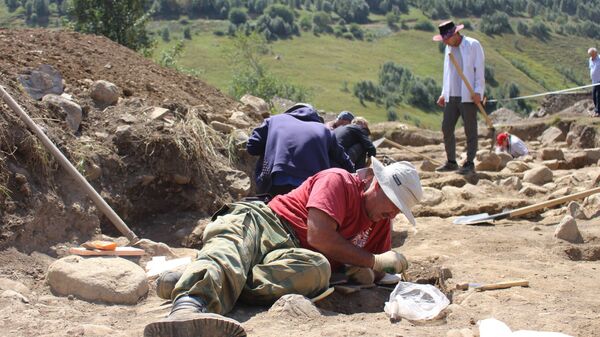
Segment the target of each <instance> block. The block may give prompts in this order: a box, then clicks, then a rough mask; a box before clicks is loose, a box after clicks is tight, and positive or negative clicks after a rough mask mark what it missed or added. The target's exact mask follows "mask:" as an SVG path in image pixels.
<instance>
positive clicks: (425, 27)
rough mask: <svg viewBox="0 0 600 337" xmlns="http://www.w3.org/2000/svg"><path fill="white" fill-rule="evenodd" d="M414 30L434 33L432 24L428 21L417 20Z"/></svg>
mask: <svg viewBox="0 0 600 337" xmlns="http://www.w3.org/2000/svg"><path fill="white" fill-rule="evenodd" d="M414 28H415V29H416V30H422V31H425V32H433V31H435V27H434V26H433V24H432V23H431V21H429V20H419V21H417V23H415V26H414Z"/></svg>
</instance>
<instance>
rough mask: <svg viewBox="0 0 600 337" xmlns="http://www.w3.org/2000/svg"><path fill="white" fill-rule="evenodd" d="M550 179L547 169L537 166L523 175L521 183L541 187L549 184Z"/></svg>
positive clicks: (550, 175) (549, 171)
mask: <svg viewBox="0 0 600 337" xmlns="http://www.w3.org/2000/svg"><path fill="white" fill-rule="evenodd" d="M552 178H553V174H552V171H551V170H550V169H549V168H547V167H546V166H539V167H536V168H533V169H531V170H529V171H527V172H525V175H524V176H523V181H524V182H527V183H531V184H535V185H539V186H541V185H544V184H545V183H549V182H551V181H552Z"/></svg>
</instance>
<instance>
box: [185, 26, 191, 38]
mask: <svg viewBox="0 0 600 337" xmlns="http://www.w3.org/2000/svg"><path fill="white" fill-rule="evenodd" d="M183 38H184V39H188V40H191V39H192V31H191V29H190V27H185V29H184V30H183Z"/></svg>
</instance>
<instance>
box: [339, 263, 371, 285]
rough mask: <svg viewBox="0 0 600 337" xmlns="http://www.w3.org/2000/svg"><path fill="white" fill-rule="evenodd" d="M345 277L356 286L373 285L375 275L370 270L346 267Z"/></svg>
mask: <svg viewBox="0 0 600 337" xmlns="http://www.w3.org/2000/svg"><path fill="white" fill-rule="evenodd" d="M346 276H348V280H349V281H352V282H355V283H358V284H373V283H375V273H374V272H373V269H371V268H364V267H357V266H348V267H346Z"/></svg>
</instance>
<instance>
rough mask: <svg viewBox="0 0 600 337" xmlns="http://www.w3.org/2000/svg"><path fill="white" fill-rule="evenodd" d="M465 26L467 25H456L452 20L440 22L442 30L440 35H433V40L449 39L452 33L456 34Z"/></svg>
mask: <svg viewBox="0 0 600 337" xmlns="http://www.w3.org/2000/svg"><path fill="white" fill-rule="evenodd" d="M463 28H465V25H458V26H457V25H455V24H454V22H452V21H446V22H442V23H440V25H439V26H438V29H439V30H440V35H435V36H433V41H444V40H445V39H449V38H451V37H452V35H454V34H456V33H457V32H458V31H459V30H461V29H463Z"/></svg>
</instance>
